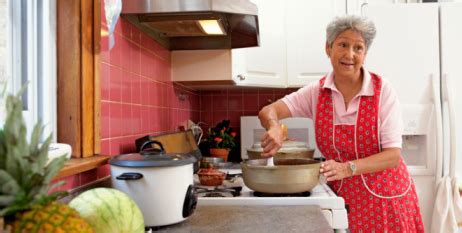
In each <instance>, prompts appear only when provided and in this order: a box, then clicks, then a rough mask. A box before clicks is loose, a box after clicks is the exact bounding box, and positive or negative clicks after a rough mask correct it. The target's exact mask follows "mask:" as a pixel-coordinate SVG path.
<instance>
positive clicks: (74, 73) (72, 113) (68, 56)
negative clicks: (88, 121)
mask: <svg viewBox="0 0 462 233" xmlns="http://www.w3.org/2000/svg"><path fill="white" fill-rule="evenodd" d="M57 16H58V20H57V37H58V40H57V41H58V45H57V52H58V54H57V56H58V59H57V60H58V142H63V143H68V144H70V145H71V146H72V156H73V157H80V156H81V155H82V152H81V150H82V149H81V148H82V147H81V144H82V142H81V137H80V135H81V133H82V132H81V131H82V129H81V125H82V123H81V120H82V119H81V111H80V106H81V104H82V103H81V92H80V90H81V77H82V72H81V30H80V24H81V20H80V19H81V17H80V1H57Z"/></svg>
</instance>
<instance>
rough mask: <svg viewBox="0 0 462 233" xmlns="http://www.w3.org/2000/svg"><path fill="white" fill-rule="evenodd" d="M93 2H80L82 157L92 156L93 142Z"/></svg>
mask: <svg viewBox="0 0 462 233" xmlns="http://www.w3.org/2000/svg"><path fill="white" fill-rule="evenodd" d="M93 7H94V5H93V0H81V10H80V11H81V20H82V21H81V35H82V36H81V37H82V46H81V47H80V48H81V59H82V67H81V69H82V77H81V80H82V94H81V96H82V97H81V98H82V105H81V116H82V135H81V141H82V157H88V156H93V155H94V153H93V150H94V149H95V148H94V145H95V141H94V136H95V135H94V132H93V131H94V127H95V125H94V120H95V118H94V111H95V108H94V104H95V99H94V97H95V95H94V80H95V73H94V71H95V64H94V59H93V56H94V49H93V48H94V40H93V39H94V38H93V35H94V25H93V21H94V17H93V16H94V15H93Z"/></svg>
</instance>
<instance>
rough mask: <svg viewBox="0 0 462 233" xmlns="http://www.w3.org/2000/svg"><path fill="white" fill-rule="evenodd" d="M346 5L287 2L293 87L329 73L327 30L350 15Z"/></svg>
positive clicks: (289, 68) (333, 0)
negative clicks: (338, 20)
mask: <svg viewBox="0 0 462 233" xmlns="http://www.w3.org/2000/svg"><path fill="white" fill-rule="evenodd" d="M345 2H346V1H338V0H324V1H306V0H291V1H287V2H286V4H287V9H286V18H287V21H286V28H287V74H288V86H289V87H301V86H304V85H306V84H308V83H310V82H313V81H317V80H319V78H321V77H322V76H323V75H325V74H326V73H327V72H328V71H329V70H331V65H330V60H329V59H328V57H327V55H326V52H325V43H326V26H327V24H328V23H329V22H330V21H331V20H332V19H333V18H334V17H335V16H339V15H345V14H346V3H345Z"/></svg>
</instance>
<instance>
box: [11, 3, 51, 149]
mask: <svg viewBox="0 0 462 233" xmlns="http://www.w3.org/2000/svg"><path fill="white" fill-rule="evenodd" d="M7 6H8V11H9V17H8V28H9V29H8V47H9V54H10V56H9V58H10V59H8V61H9V67H10V69H9V70H10V72H11V76H10V80H9V83H10V84H9V91H10V93H16V92H18V91H19V90H20V89H21V87H22V86H24V85H25V84H26V83H28V85H27V89H26V92H25V93H24V94H23V104H24V112H23V116H24V118H25V120H26V125H27V130H28V135H29V137H30V134H31V131H32V129H33V126H34V125H35V123H36V122H37V121H38V120H39V119H40V120H41V121H42V123H43V124H44V125H45V132H44V134H43V135H42V136H43V137H47V136H48V135H49V134H50V133H53V141H56V135H57V133H56V132H57V120H56V119H57V112H56V96H57V91H56V76H57V67H56V0H37V1H30V0H7Z"/></svg>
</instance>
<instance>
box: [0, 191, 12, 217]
mask: <svg viewBox="0 0 462 233" xmlns="http://www.w3.org/2000/svg"><path fill="white" fill-rule="evenodd" d="M14 199H15V197H14V196H12V195H0V206H8V205H10V204H11V203H13V201H14ZM0 216H2V215H1V214H0Z"/></svg>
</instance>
